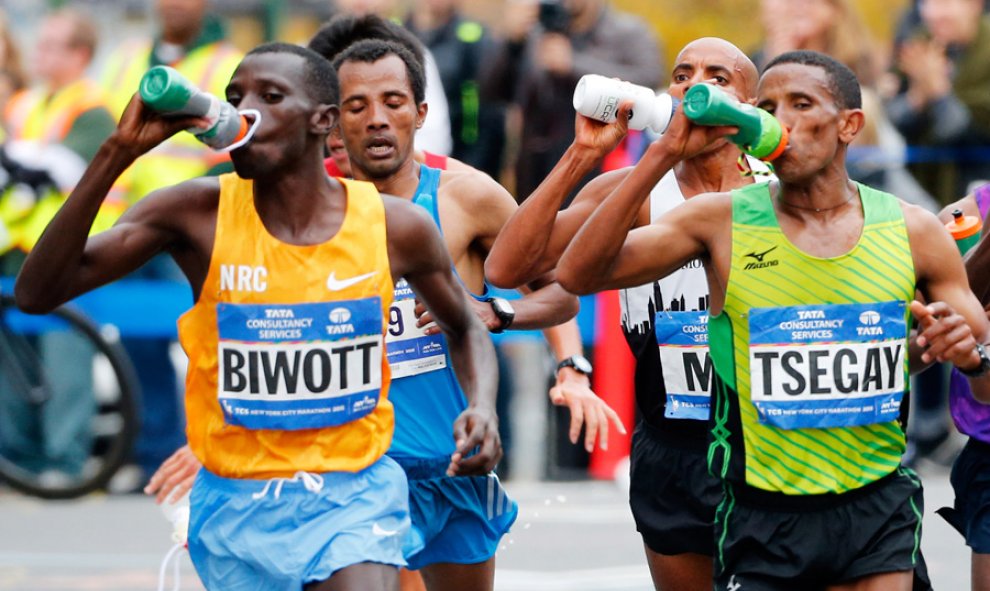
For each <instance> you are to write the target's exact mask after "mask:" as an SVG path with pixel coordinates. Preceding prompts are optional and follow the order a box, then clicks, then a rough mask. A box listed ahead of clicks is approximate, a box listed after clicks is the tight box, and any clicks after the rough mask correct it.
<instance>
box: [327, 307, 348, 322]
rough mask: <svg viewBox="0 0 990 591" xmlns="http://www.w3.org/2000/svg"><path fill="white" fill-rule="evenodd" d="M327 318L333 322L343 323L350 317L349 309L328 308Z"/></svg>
mask: <svg viewBox="0 0 990 591" xmlns="http://www.w3.org/2000/svg"><path fill="white" fill-rule="evenodd" d="M329 318H330V322H333V323H334V324H343V323H345V322H347V321H348V320H350V319H351V311H350V310H348V309H347V308H334V309H333V310H330V315H329Z"/></svg>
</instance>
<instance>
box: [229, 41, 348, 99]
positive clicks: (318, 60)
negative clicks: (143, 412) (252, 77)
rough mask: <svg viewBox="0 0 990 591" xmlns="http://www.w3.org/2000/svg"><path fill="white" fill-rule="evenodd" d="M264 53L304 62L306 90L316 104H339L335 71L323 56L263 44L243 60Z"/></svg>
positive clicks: (298, 48) (299, 48)
mask: <svg viewBox="0 0 990 591" xmlns="http://www.w3.org/2000/svg"><path fill="white" fill-rule="evenodd" d="M266 53H291V54H293V55H297V56H299V57H301V58H303V60H305V61H306V66H305V71H304V75H303V76H304V78H303V79H304V80H305V82H306V90H307V91H308V92H309V95H310V96H311V97H312V98H313V99H315V100H316V101H317V102H319V103H322V104H325V105H336V104H337V103H338V102H340V84H339V83H338V82H337V71H336V70H335V69H334V68H333V66H331V65H330V64H329V63H328V62H327V60H325V59H323V56H321V55H320V54H318V53H316V52H315V51H313V50H311V49H307V48H305V47H302V46H301V45H293V44H292V43H280V42H275V43H264V44H262V45H259V46H257V47H255V48H254V49H252V50H251V51H249V52H248V53H247V55H246V56H244V57H245V58H247V57H250V56H252V55H262V54H266Z"/></svg>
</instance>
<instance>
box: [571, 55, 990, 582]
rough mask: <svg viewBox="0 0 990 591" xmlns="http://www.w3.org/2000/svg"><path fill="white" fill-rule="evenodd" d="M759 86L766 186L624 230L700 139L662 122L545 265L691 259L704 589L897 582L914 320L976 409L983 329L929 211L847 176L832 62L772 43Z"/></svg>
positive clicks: (844, 121) (851, 101)
mask: <svg viewBox="0 0 990 591" xmlns="http://www.w3.org/2000/svg"><path fill="white" fill-rule="evenodd" d="M758 97H759V101H758V106H760V107H761V108H763V109H766V110H767V111H770V112H771V113H773V114H774V115H775V116H776V117H777V118H778V119H779V120H780V122H781V123H782V124H783V125H785V126H787V127H788V129H789V130H790V137H791V144H790V147H789V148H788V150H787V152H785V154H784V155H783V156H782V157H781V158H779V159H778V160H777V161H776V162H775V164H776V172H777V176H778V178H779V179H780V181H779V182H772V183H769V184H765V185H751V186H747V187H743V188H741V189H737V190H735V191H732V192H726V193H710V194H707V195H699V196H697V197H695V198H693V199H691V200H689V201H688V202H686V203H684V204H683V205H681V206H679V207H677V208H675V209H674V210H673V211H671V212H669V213H668V214H666V215H665V216H661V217H660V218H659V219H658V220H656V221H654V223H653V224H651V225H650V226H648V227H644V228H638V229H635V230H633V231H632V232H627V229H628V228H630V227H631V226H632V223H633V221H634V218H635V216H636V213H637V212H638V211H639V209H640V205H641V203H642V202H643V200H644V199H646V197H647V195H648V194H649V189H650V188H651V187H652V186H653V185H654V184H655V183H656V182H657V180H658V179H659V178H660V177H661V176H662V175H663V174H664V173H665V172H666V171H667V170H669V169H670V168H671V167H672V166H673V165H674V164H676V163H677V162H678V161H680V160H682V159H684V158H686V157H690V155H691V154H693V153H697V151H698V150H700V149H701V147H702V146H703V145H705V144H707V143H708V142H709V141H710V140H711V138H712V137H713V135H715V133H714V130H712V129H710V128H709V129H705V128H702V127H699V126H695V125H693V124H691V123H689V122H688V121H687V119H686V118H684V117H683V116H682V115H681V114H678V115H676V116H675V119H674V122H673V123H672V124H671V128H670V129H669V130H668V131H667V133H666V134H665V135H664V136H663V137H662V138H661V139H660V140H658V142H656V143H654V144H653V145H651V146H650V148H649V150H648V151H647V153H646V155H645V156H644V158H643V159H642V160H641V162H640V163H639V165H637V167H636V168H635V169H634V170H633V172H631V173H630V174H629V176H628V177H627V178H626V179H625V180H624V182H623V183H622V184H620V185H619V186H618V187H617V188H616V189H615V191H614V192H613V193H612V194H611V195H610V196H609V197H608V198H607V199H606V201H605V203H604V204H603V205H602V206H601V207H599V208H598V209H597V210H596V211H595V213H594V215H592V217H591V218H590V219H589V220H588V222H587V223H586V224H585V225H584V226H583V227H582V229H581V231H580V232H579V233H578V234H577V236H576V237H575V239H574V241H573V242H572V243H571V244H570V246H569V247H568V249H567V250H566V251H565V253H564V255H563V257H562V258H561V260H560V263H559V265H558V267H557V277H558V280H559V282H560V283H561V285H563V286H564V287H566V288H567V289H568V290H570V291H572V292H574V293H589V292H593V291H597V290H600V289H606V288H619V287H626V286H631V285H639V284H642V283H644V282H647V281H652V280H654V279H656V278H658V277H663V276H665V275H667V274H669V273H671V272H672V271H674V270H676V269H678V268H680V267H681V266H682V265H683V264H684V263H685V262H687V261H689V260H692V259H695V258H701V259H702V260H704V261H705V264H706V268H707V270H708V279H709V287H710V290H711V306H710V309H711V314H712V316H711V319H710V321H709V334H710V340H709V345H710V351H711V355H712V359H713V361H714V366H715V370H716V374H717V376H716V379H715V386H714V390H713V393H712V413H711V414H712V417H711V419H710V426H711V436H712V438H711V445H710V448H709V453H708V459H709V468H710V470H711V471H712V472H713V473H714V474H715V475H717V476H719V477H720V478H721V479H722V481H723V486H724V489H725V499H724V501H723V503H722V504H721V505H720V507H719V510H718V512H717V514H716V527H715V544H716V550H715V588H716V589H727V590H731V591H752V590H771V589H772V590H785V589H786V590H790V589H829V590H843V591H845V590H867V589H884V590H888V589H891V590H894V589H896V590H905V591H906V590H908V589H911V587H912V572H913V571H914V570H915V568H916V567H919V566H920V564H921V554H920V535H921V512H922V508H923V507H922V492H921V484H920V482H919V481H918V479H917V477H916V476H915V475H914V473H913V472H911V471H910V470H907V469H905V468H903V467H901V466H900V458H901V454H902V453H903V451H904V445H905V441H904V423H903V421H902V420H901V419H902V416H901V409H902V406H903V404H902V403H904V401H905V399H906V394H907V389H908V384H909V380H908V375H907V373H908V355H907V349H908V334H909V331H910V329H911V327H912V316H913V317H914V319H915V321H916V322H917V323H918V337H917V343H918V344H919V345H920V346H922V347H924V348H925V351H924V353H923V354H922V355H921V359H922V361H924V362H926V363H927V362H931V361H935V360H937V361H944V362H949V363H952V364H954V365H955V366H956V367H958V368H959V369H961V370H963V371H964V372H968V374H969V375H971V378H970V385H971V386H972V388H973V392H974V395H975V396H976V397H977V398H978V399H980V400H982V401H985V402H990V379H988V377H987V375H988V371H990V358H987V356H986V353H985V352H984V350H983V347H982V345H978V343H985V342H986V341H987V340H990V323H988V321H987V318H986V316H985V315H984V314H983V310H982V308H981V306H980V305H979V303H978V302H977V300H976V298H975V297H974V296H973V294H972V292H971V291H970V290H969V287H968V284H967V281H966V275H965V271H964V269H963V265H962V261H961V259H960V257H959V254H958V251H957V249H956V247H955V245H954V244H953V242H952V239H951V238H950V237H949V235H948V233H947V232H946V231H945V230H944V229H943V228H942V224H941V223H940V222H939V221H938V219H937V218H935V216H933V215H932V214H930V213H928V212H927V211H924V210H922V209H920V208H918V207H915V206H911V205H908V204H906V203H904V202H902V201H900V200H898V199H897V198H896V197H894V196H893V195H889V194H886V193H882V192H880V191H876V190H874V189H871V188H869V187H867V186H865V185H861V184H858V183H855V182H853V181H851V180H850V179H849V177H848V174H847V172H846V167H845V158H846V151H847V149H848V145H849V143H850V142H852V140H853V139H854V138H855V137H856V135H857V133H858V132H859V131H860V130H861V129H862V127H863V122H864V118H863V111H862V109H861V108H860V107H861V98H860V90H859V83H858V81H857V80H856V77H855V75H854V74H853V73H852V72H851V71H849V69H848V68H846V67H845V66H843V65H841V64H839V63H838V62H837V61H835V60H834V59H832V58H830V57H828V56H825V55H823V54H819V53H816V52H807V51H801V52H791V53H787V54H784V55H782V56H780V57H778V58H776V59H775V60H773V61H772V62H771V63H770V64H769V65H768V66H767V68H766V69H765V71H764V73H763V76H762V77H761V80H760V85H759V90H758ZM722 131H723V132H731V131H733V130H731V129H728V130H722ZM916 289H917V290H919V291H920V292H921V293H922V294H923V295H924V297H925V300H926V301H927V302H929V303H928V304H927V305H925V304H922V303H920V302H918V301H914V298H915V290H916ZM922 570H923V569H922Z"/></svg>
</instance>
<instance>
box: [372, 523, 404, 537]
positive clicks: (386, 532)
mask: <svg viewBox="0 0 990 591" xmlns="http://www.w3.org/2000/svg"><path fill="white" fill-rule="evenodd" d="M371 533H373V534H375V535H376V536H381V537H383V538H388V537H391V536H394V535H395V534H397V533H399V530H397V529H384V528H382V526H380V525H378V522H377V521H376V522H375V523H374V525H372V526H371Z"/></svg>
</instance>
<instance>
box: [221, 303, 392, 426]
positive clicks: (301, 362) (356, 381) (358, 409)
mask: <svg viewBox="0 0 990 591" xmlns="http://www.w3.org/2000/svg"><path fill="white" fill-rule="evenodd" d="M217 328H218V334H219V343H218V350H217V360H218V368H217V372H218V373H217V389H218V392H217V397H218V398H219V401H220V406H221V407H222V408H223V413H224V418H225V420H226V421H227V423H229V424H231V425H238V426H241V427H246V428H248V429H279V430H295V429H319V428H323V427H333V426H336V425H341V424H344V423H348V422H350V421H354V420H357V419H359V418H361V417H363V416H365V415H367V414H368V413H370V412H371V411H373V410H374V409H375V407H376V406H377V405H378V397H379V395H380V393H381V387H382V354H383V351H382V310H381V299H379V298H367V299H362V300H350V301H335V302H324V303H310V304H217Z"/></svg>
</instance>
